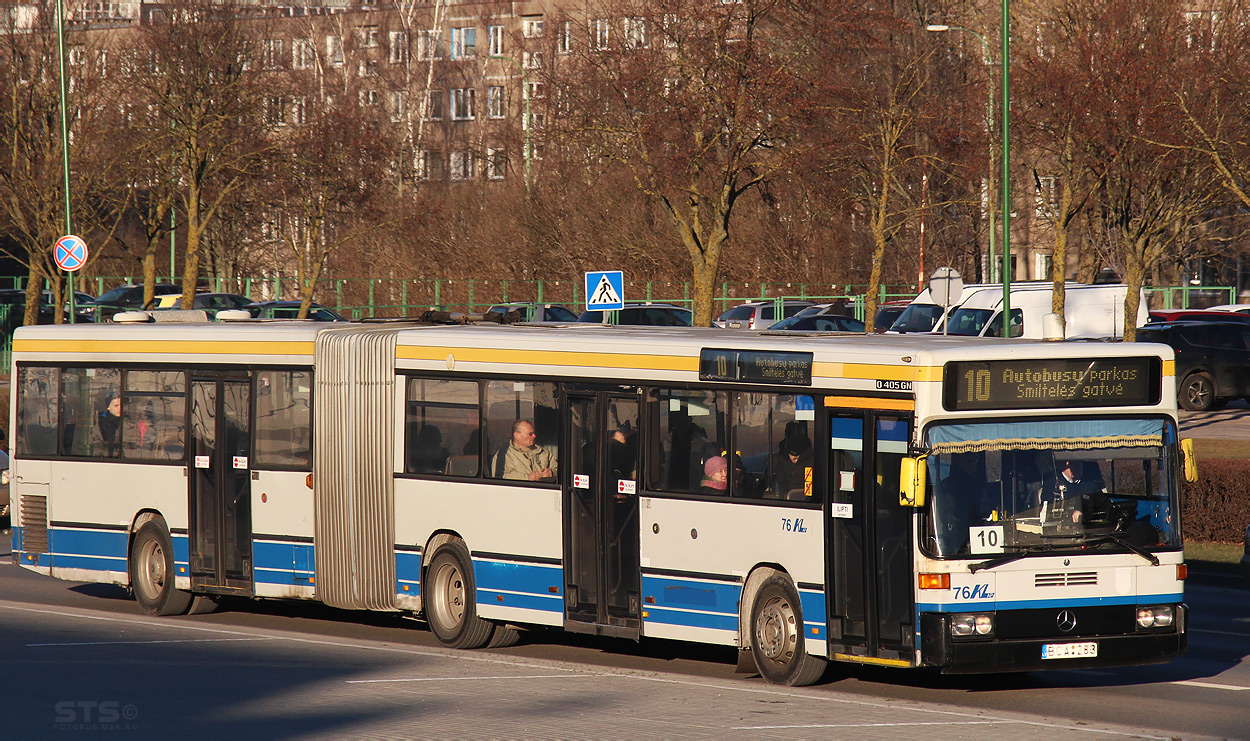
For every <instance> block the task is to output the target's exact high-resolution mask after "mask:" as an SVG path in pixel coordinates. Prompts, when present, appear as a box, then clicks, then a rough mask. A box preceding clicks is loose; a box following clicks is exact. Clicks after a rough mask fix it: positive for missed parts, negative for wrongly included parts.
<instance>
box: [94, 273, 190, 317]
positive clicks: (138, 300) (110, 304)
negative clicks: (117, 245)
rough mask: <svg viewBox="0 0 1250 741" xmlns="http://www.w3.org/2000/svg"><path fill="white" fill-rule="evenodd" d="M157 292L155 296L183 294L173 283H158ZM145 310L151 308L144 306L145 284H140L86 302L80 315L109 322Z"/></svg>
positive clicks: (106, 293)
mask: <svg viewBox="0 0 1250 741" xmlns="http://www.w3.org/2000/svg"><path fill="white" fill-rule="evenodd" d="M155 291H156V293H155V296H167V295H169V294H171V293H174V294H181V293H182V288H181V287H179V286H176V285H174V284H173V283H157V284H156V286H155ZM153 303H155V300H154V301H153ZM143 308H150V307H144V306H143V284H142V283H140V284H132V285H127V286H118V287H117V288H114V289H113V290H111V291H105V292H104V293H102V294H100V295H99V296H98V297H96V298H95V299H92V300H91V301H84V302H83V305H82V309H83V311H81V312H80V315H81V316H82V317H83V318H84V319H89V320H90V321H96V322H107V321H108V320H110V319H112V318H113V315H114V314H119V313H121V312H123V311H133V310H135V309H143Z"/></svg>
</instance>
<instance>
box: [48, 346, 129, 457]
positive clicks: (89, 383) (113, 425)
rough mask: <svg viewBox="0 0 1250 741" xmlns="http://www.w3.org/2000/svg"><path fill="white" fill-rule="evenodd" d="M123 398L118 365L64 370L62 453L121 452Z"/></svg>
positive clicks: (96, 454) (116, 454)
mask: <svg viewBox="0 0 1250 741" xmlns="http://www.w3.org/2000/svg"><path fill="white" fill-rule="evenodd" d="M123 404H124V403H123V400H122V394H121V371H120V370H119V369H117V368H66V369H65V370H63V371H61V439H62V442H61V446H62V449H61V452H62V454H64V455H72V456H83V457H92V458H117V457H119V456H120V455H121V444H122V413H123V409H122V407H123Z"/></svg>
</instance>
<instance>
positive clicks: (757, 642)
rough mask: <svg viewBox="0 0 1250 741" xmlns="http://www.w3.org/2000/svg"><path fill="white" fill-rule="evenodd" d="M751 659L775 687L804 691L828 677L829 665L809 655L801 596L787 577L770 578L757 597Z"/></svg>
mask: <svg viewBox="0 0 1250 741" xmlns="http://www.w3.org/2000/svg"><path fill="white" fill-rule="evenodd" d="M751 656H752V657H753V658H754V659H755V666H756V667H757V668H758V669H759V671H760V676H762V677H764V679H766V680H768V681H769V682H771V683H772V684H784V685H788V686H790V687H803V686H806V685H809V684H812V683H814V682H816V681H817V680H818V679H820V677H821V675H823V674H824V673H825V667H826V666H827V665H828V661H826V660H825V659H823V658H820V657H819V656H812V655H811V654H809V653H807V650H806V647H805V642H804V640H803V609H802V607H801V606H800V604H799V593H798V592H797V591H796V590H795V588H794V585H792V584H791V583H790V580H789V579H787V578H785V577H783V576H778V575H773V576H770V577H768V579H766V580H765V581H764V583H763V584H761V585H760V588H759V591H758V592H756V593H755V602H754V603H753V604H752V605H751Z"/></svg>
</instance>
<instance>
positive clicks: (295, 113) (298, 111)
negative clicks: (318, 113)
mask: <svg viewBox="0 0 1250 741" xmlns="http://www.w3.org/2000/svg"><path fill="white" fill-rule="evenodd" d="M291 120H292V121H294V122H295V123H296V124H297V125H299V126H303V125H304V124H306V123H308V96H307V95H301V96H300V97H298V98H296V99H295V100H293V101H292V102H291Z"/></svg>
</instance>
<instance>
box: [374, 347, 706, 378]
mask: <svg viewBox="0 0 1250 741" xmlns="http://www.w3.org/2000/svg"><path fill="white" fill-rule="evenodd" d="M448 355H450V356H452V357H454V358H455V359H456V360H457V361H463V362H466V363H508V364H510V365H570V366H583V367H587V368H631V369H635V370H671V371H691V372H696V371H698V370H699V359H698V358H693V357H689V356H675V355H627V354H624V353H597V352H573V351H569V350H512V349H503V348H478V347H423V346H418V345H400V346H399V347H397V348H395V356H396V357H398V358H400V359H401V360H435V361H442V360H445V359H446V358H447V356H448Z"/></svg>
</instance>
